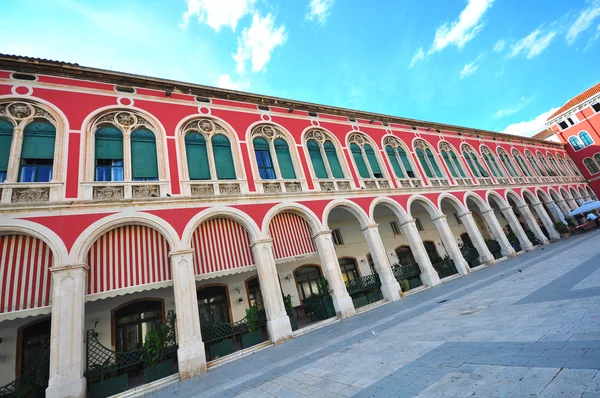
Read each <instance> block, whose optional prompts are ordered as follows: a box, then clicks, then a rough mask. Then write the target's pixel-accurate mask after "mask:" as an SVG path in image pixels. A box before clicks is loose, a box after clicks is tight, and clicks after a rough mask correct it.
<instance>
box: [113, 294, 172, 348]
mask: <svg viewBox="0 0 600 398" xmlns="http://www.w3.org/2000/svg"><path fill="white" fill-rule="evenodd" d="M163 319H164V303H163V301H162V300H151V299H145V300H140V301H134V302H133V303H131V304H127V305H125V306H122V307H119V308H117V309H115V310H114V325H115V326H114V336H115V349H116V351H121V352H126V351H134V350H138V349H140V348H142V346H143V345H144V343H145V342H146V339H147V337H148V333H149V332H150V331H151V330H152V329H153V328H154V327H156V326H159V325H161V324H162V323H163Z"/></svg>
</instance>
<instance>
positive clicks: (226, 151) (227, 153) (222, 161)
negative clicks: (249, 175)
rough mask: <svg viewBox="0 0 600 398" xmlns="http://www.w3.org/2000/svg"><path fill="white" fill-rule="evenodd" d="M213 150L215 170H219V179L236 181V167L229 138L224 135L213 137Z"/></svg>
mask: <svg viewBox="0 0 600 398" xmlns="http://www.w3.org/2000/svg"><path fill="white" fill-rule="evenodd" d="M212 148H213V156H214V158H215V168H216V169H217V178H218V179H219V180H235V179H236V175H235V165H234V163H233V155H232V153H231V143H230V142H229V138H227V137H226V136H224V135H223V134H217V135H215V136H213V137H212Z"/></svg>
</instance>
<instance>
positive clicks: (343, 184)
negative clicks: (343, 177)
mask: <svg viewBox="0 0 600 398" xmlns="http://www.w3.org/2000/svg"><path fill="white" fill-rule="evenodd" d="M337 186H338V189H339V190H340V191H349V190H350V189H351V186H350V183H349V182H348V181H339V182H338V183H337Z"/></svg>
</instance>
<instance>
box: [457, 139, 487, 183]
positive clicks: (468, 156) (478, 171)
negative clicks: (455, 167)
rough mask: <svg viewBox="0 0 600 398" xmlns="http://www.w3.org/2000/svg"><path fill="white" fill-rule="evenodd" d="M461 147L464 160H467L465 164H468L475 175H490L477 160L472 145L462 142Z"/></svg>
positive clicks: (478, 176)
mask: <svg viewBox="0 0 600 398" xmlns="http://www.w3.org/2000/svg"><path fill="white" fill-rule="evenodd" d="M461 149H462V153H463V156H464V157H465V160H466V161H467V164H468V165H469V168H470V169H471V171H472V172H473V175H474V176H475V177H477V178H481V177H489V176H490V175H489V173H488V172H487V170H486V169H485V167H483V165H482V164H481V163H480V162H479V158H478V157H477V154H476V153H475V150H474V149H473V147H472V146H470V145H467V144H463V145H462V147H461Z"/></svg>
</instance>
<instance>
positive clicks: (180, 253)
mask: <svg viewBox="0 0 600 398" xmlns="http://www.w3.org/2000/svg"><path fill="white" fill-rule="evenodd" d="M186 254H194V250H193V249H183V250H173V251H171V252H169V257H173V256H183V255H186Z"/></svg>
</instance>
